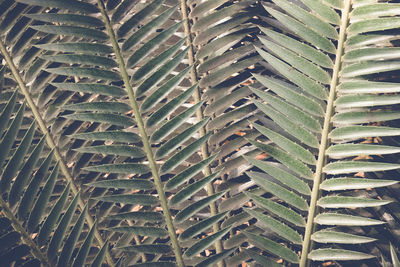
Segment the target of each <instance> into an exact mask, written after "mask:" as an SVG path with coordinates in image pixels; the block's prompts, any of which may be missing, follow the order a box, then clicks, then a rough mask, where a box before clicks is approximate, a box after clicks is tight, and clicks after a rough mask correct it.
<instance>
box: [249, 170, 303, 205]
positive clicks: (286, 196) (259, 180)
mask: <svg viewBox="0 0 400 267" xmlns="http://www.w3.org/2000/svg"><path fill="white" fill-rule="evenodd" d="M247 175H248V176H249V177H250V178H251V179H252V180H253V181H254V182H255V183H256V184H258V185H259V186H261V187H262V188H263V189H264V190H266V191H267V192H270V193H271V194H274V195H276V196H277V197H278V198H280V199H281V200H283V201H285V202H286V203H288V204H290V205H292V206H294V207H296V208H298V209H300V210H308V204H307V202H306V201H305V199H303V198H302V197H301V196H299V195H297V194H295V193H293V192H292V191H289V190H287V189H285V188H283V187H282V186H280V185H277V184H275V183H272V182H270V181H268V180H267V179H265V178H264V177H263V176H262V175H261V173H257V172H248V173H247Z"/></svg>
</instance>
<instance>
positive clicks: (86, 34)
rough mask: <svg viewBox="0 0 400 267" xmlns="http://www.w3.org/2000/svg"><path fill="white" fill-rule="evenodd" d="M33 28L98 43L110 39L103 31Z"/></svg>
mask: <svg viewBox="0 0 400 267" xmlns="http://www.w3.org/2000/svg"><path fill="white" fill-rule="evenodd" d="M31 28H32V29H34V30H37V31H40V32H44V33H50V34H57V35H60V34H61V35H68V36H75V37H82V38H87V39H92V40H98V41H104V40H107V39H108V36H107V35H106V34H105V33H104V32H102V31H99V30H94V29H90V28H84V27H78V26H64V25H62V26H60V25H40V26H31Z"/></svg>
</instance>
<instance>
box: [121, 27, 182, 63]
mask: <svg viewBox="0 0 400 267" xmlns="http://www.w3.org/2000/svg"><path fill="white" fill-rule="evenodd" d="M181 26H182V22H179V23H176V24H174V25H172V26H171V27H170V28H168V29H167V30H165V31H163V32H161V33H160V34H158V35H157V36H156V37H154V38H153V39H151V40H150V41H148V42H146V43H145V44H144V45H143V46H141V47H140V48H139V49H137V50H136V51H135V52H134V53H133V54H132V55H131V56H130V57H129V58H128V61H127V65H129V66H135V65H136V64H137V63H138V62H140V61H141V60H142V59H143V58H145V57H146V56H147V55H149V54H150V53H151V52H152V51H154V50H155V49H157V48H158V47H159V46H160V45H161V44H162V43H163V42H165V41H166V40H168V39H169V38H170V37H171V36H172V35H173V34H174V32H175V31H176V30H177V29H178V28H180V27H181Z"/></svg>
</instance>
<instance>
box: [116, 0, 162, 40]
mask: <svg viewBox="0 0 400 267" xmlns="http://www.w3.org/2000/svg"><path fill="white" fill-rule="evenodd" d="M163 2H164V0H155V1H153V2H151V3H150V4H148V5H147V6H145V7H144V8H143V9H141V10H140V11H139V12H137V13H136V14H134V15H133V16H132V17H130V18H129V19H128V20H127V21H126V22H124V23H123V24H122V25H121V27H119V28H118V30H117V34H118V37H124V36H125V35H126V34H127V33H128V32H129V31H131V30H132V29H134V28H135V27H136V26H137V25H138V24H139V23H140V22H141V21H143V19H145V18H147V17H150V16H151V14H153V13H154V12H155V11H157V10H158V8H159V7H160V6H162V3H163ZM116 13H117V15H115V17H114V16H113V17H112V19H113V21H117V20H118V18H119V16H120V15H118V12H116ZM114 14H115V13H114Z"/></svg>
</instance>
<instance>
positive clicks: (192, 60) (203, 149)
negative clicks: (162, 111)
mask: <svg viewBox="0 0 400 267" xmlns="http://www.w3.org/2000/svg"><path fill="white" fill-rule="evenodd" d="M181 10H182V18H183V20H184V23H183V25H184V30H185V35H186V38H187V39H186V44H187V46H188V47H189V51H188V58H189V64H190V65H191V66H193V67H192V69H191V71H190V79H191V83H192V85H194V84H196V83H197V82H198V80H199V78H198V74H197V70H196V66H195V63H196V59H195V55H194V49H193V40H192V32H191V30H190V22H189V16H188V7H187V4H186V1H185V0H181ZM193 98H194V101H195V103H198V102H200V101H201V91H200V88H197V90H195V91H194V93H193ZM196 117H197V120H198V121H202V120H203V119H204V114H203V109H202V108H200V109H198V110H197V112H196ZM205 135H206V129H205V127H202V128H201V129H200V136H205ZM201 155H202V158H203V159H206V158H208V157H209V156H210V152H209V149H208V143H207V142H205V143H204V144H203V145H202V147H201ZM204 174H205V175H206V176H208V175H210V174H211V168H210V166H206V168H205V169H204ZM214 193H215V192H214V187H213V184H212V182H210V183H208V184H207V195H209V196H211V195H213V194H214ZM210 211H211V216H214V215H216V214H218V210H217V206H216V205H215V203H214V202H213V203H211V204H210ZM219 230H220V227H219V224H218V223H215V224H213V231H214V232H218V231H219ZM215 249H216V251H217V253H221V252H222V251H223V246H222V242H221V240H217V241H216V242H215ZM219 266H220V267H223V266H224V263H223V261H221V262H220V263H219Z"/></svg>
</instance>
